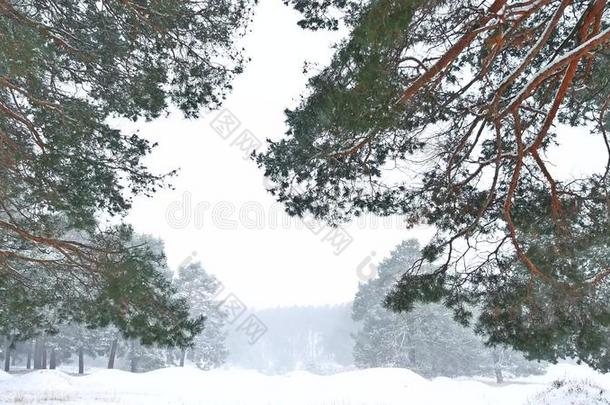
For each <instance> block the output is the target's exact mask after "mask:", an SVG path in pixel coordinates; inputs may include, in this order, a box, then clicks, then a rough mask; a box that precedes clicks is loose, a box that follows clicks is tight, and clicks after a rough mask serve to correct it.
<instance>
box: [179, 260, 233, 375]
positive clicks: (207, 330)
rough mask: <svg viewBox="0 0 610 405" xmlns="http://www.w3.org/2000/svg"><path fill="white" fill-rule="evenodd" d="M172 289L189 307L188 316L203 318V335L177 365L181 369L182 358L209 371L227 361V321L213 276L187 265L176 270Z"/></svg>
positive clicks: (199, 265) (217, 283)
mask: <svg viewBox="0 0 610 405" xmlns="http://www.w3.org/2000/svg"><path fill="white" fill-rule="evenodd" d="M175 287H176V289H177V291H179V293H180V295H181V296H182V297H184V298H185V299H186V300H187V301H188V303H189V306H190V310H191V316H194V317H200V316H202V317H204V318H205V322H204V328H203V331H202V332H201V333H200V334H199V335H197V337H196V338H195V340H194V342H193V346H192V347H190V348H188V349H185V350H186V353H181V360H180V364H181V365H183V363H184V359H183V356H184V355H186V356H187V358H188V359H189V360H190V361H192V362H193V363H194V364H195V365H196V366H197V367H199V368H202V369H204V370H208V369H210V368H213V367H218V366H219V365H221V364H222V363H224V361H225V359H226V357H227V354H228V352H227V348H226V346H225V339H226V330H225V324H226V318H227V315H226V314H225V313H224V312H223V311H222V310H221V309H220V307H219V304H220V302H218V301H217V300H216V297H217V296H218V294H219V293H220V292H221V289H222V285H221V283H220V282H219V281H218V280H217V279H216V278H215V277H214V276H212V275H209V274H207V273H206V271H205V270H204V269H203V267H202V266H201V263H199V262H196V263H189V264H188V265H186V266H182V267H180V268H179V269H178V274H177V277H176V280H175Z"/></svg>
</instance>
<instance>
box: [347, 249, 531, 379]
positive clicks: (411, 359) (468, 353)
mask: <svg viewBox="0 0 610 405" xmlns="http://www.w3.org/2000/svg"><path fill="white" fill-rule="evenodd" d="M419 256H420V246H419V243H418V242H417V241H415V240H408V241H405V242H403V243H401V244H399V245H398V246H397V247H396V248H395V249H394V250H393V251H392V253H391V255H390V257H388V258H387V259H385V260H384V261H383V262H382V263H381V264H380V265H379V267H378V277H377V278H374V279H371V280H369V281H367V282H365V283H362V284H360V286H359V289H358V293H357V294H356V298H355V299H354V304H353V318H354V320H356V321H358V322H360V323H361V328H360V330H359V331H358V332H357V333H356V335H355V345H354V360H355V363H356V365H357V366H358V367H403V368H409V369H411V370H413V371H415V372H417V373H419V374H421V375H423V376H426V377H434V376H447V377H455V376H466V375H468V376H472V375H487V376H491V375H495V376H496V377H497V380H498V382H502V370H506V371H508V372H510V374H512V375H519V374H526V375H527V374H532V373H533V372H535V371H539V370H540V369H541V367H540V366H539V365H537V364H535V363H529V362H527V361H526V360H525V359H524V358H523V356H522V355H519V354H518V353H514V352H512V353H511V352H510V351H508V350H506V349H502V348H495V349H490V348H487V347H485V346H484V344H483V339H482V338H481V337H479V336H476V335H475V333H474V331H473V330H472V329H470V328H467V327H464V326H462V325H460V324H459V323H458V322H456V321H455V320H454V319H453V314H452V313H451V311H449V310H448V309H446V308H444V307H443V306H442V305H438V304H432V303H425V304H423V303H422V304H418V305H416V306H415V307H414V308H413V309H412V310H411V311H410V312H408V313H402V314H400V313H394V312H392V311H390V310H388V309H387V308H385V307H384V300H385V298H386V295H387V294H388V293H389V292H390V291H391V290H392V288H394V287H395V285H396V283H397V281H398V280H399V279H400V277H401V275H402V274H403V272H404V270H405V269H406V268H408V267H409V266H410V265H411V263H412V262H413V261H415V260H417V259H418V258H419ZM500 354H501V355H502V361H500V358H499V356H500Z"/></svg>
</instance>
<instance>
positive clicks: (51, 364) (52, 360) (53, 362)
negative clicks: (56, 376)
mask: <svg viewBox="0 0 610 405" xmlns="http://www.w3.org/2000/svg"><path fill="white" fill-rule="evenodd" d="M56 366H57V359H56V357H55V348H53V349H51V357H50V359H49V368H50V369H51V370H55V367H56Z"/></svg>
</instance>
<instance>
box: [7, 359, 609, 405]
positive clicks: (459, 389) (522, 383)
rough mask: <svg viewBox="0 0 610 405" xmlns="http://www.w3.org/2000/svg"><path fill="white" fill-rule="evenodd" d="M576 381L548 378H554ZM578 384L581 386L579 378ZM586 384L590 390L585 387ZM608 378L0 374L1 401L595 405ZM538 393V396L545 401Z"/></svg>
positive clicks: (373, 372)
mask: <svg viewBox="0 0 610 405" xmlns="http://www.w3.org/2000/svg"><path fill="white" fill-rule="evenodd" d="M566 378H567V379H568V380H576V381H580V382H579V383H578V384H571V383H567V384H563V383H555V384H553V382H554V381H557V380H561V379H566ZM583 382H585V383H583ZM587 384H593V385H596V387H594V388H591V387H587ZM602 387H603V388H606V389H610V375H607V376H604V375H600V374H597V373H595V372H594V371H592V370H590V369H588V368H586V367H583V366H572V365H557V366H552V367H551V368H550V369H549V371H548V372H547V373H546V374H545V375H542V376H536V377H530V378H523V379H516V380H513V381H509V382H507V383H506V384H504V385H502V386H498V385H496V384H495V383H493V382H492V381H486V380H475V379H449V378H436V379H432V380H427V379H425V378H422V377H420V376H418V375H417V374H414V373H413V372H411V371H409V370H405V369H369V370H359V371H353V372H346V373H340V374H335V375H331V376H318V375H314V374H310V373H307V372H293V373H290V374H287V375H283V376H266V375H264V374H260V373H258V372H255V371H243V370H216V371H208V372H204V371H200V370H198V369H194V368H189V367H185V368H166V369H161V370H156V371H152V372H148V373H142V374H132V373H129V372H126V371H120V370H96V371H93V372H91V373H90V374H88V375H85V376H72V375H69V374H66V373H64V372H61V371H56V370H40V371H33V372H30V373H25V374H16V375H8V374H6V373H4V374H0V403H1V404H40V403H43V404H130V405H131V404H147V405H155V404H206V405H208V404H209V405H216V404H219V405H221V404H222V405H224V404H227V405H228V404H235V405H238V404H239V405H242V404H243V405H246V404H247V405H258V404H261V405H262V404H264V405H289V404H296V405H301V404H303V405H361V404H370V405H384V404H388V405H389V404H400V405H407V404H408V405H419V404H426V405H436V404H438V405H457V404H464V405H466V404H468V405H479V404H486V405H487V404H489V405H492V404H493V405H503V404H506V405H509V404H510V405H519V404H528V405H530V404H531V405H547V404H550V405H564V404H565V405H596V404H610V402H608V399H609V398H610V396H608V393H607V392H606V391H605V390H604V389H602ZM545 398H546V399H545Z"/></svg>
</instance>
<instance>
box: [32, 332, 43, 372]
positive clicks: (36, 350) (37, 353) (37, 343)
mask: <svg viewBox="0 0 610 405" xmlns="http://www.w3.org/2000/svg"><path fill="white" fill-rule="evenodd" d="M41 354H42V349H41V348H40V338H36V341H35V342H34V370H39V369H41V368H42V367H41V366H42V361H41Z"/></svg>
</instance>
